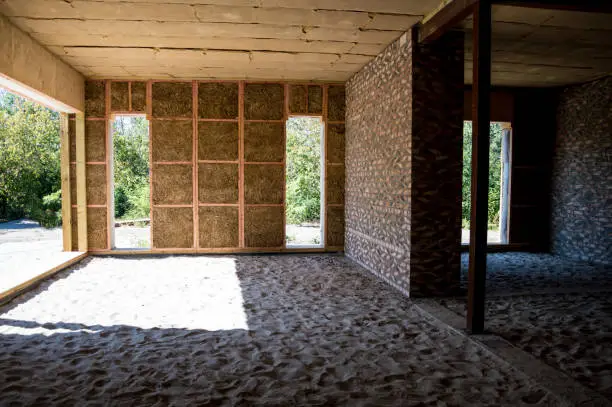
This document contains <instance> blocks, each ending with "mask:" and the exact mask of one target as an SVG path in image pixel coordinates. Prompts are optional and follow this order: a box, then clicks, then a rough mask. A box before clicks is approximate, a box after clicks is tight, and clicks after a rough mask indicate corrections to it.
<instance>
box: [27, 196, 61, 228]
mask: <svg viewBox="0 0 612 407" xmlns="http://www.w3.org/2000/svg"><path fill="white" fill-rule="evenodd" d="M41 203H42V204H41V205H36V206H33V207H31V208H30V209H29V212H28V216H29V217H30V218H31V219H33V220H35V221H36V222H38V224H39V225H40V226H42V227H45V228H55V227H59V226H61V225H62V191H61V190H58V191H56V192H53V193H51V194H49V195H45V196H44V197H43V198H42V200H41Z"/></svg>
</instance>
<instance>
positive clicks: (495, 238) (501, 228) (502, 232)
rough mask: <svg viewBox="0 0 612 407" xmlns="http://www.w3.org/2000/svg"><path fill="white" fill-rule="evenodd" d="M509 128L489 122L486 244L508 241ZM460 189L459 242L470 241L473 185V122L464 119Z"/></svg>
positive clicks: (503, 124)
mask: <svg viewBox="0 0 612 407" xmlns="http://www.w3.org/2000/svg"><path fill="white" fill-rule="evenodd" d="M511 134H512V127H511V124H510V123H506V122H491V130H490V144H489V213H488V228H487V229H488V232H487V243H488V244H508V241H509V232H510V231H509V207H510V205H509V204H510V154H511ZM462 178H463V179H462V191H461V198H462V202H461V243H462V244H469V242H470V212H471V186H472V122H471V121H464V122H463V174H462Z"/></svg>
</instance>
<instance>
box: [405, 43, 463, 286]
mask: <svg viewBox="0 0 612 407" xmlns="http://www.w3.org/2000/svg"><path fill="white" fill-rule="evenodd" d="M463 44H464V40H463V35H462V34H461V33H449V34H447V35H445V36H443V37H442V38H440V39H439V40H438V41H436V42H435V43H433V44H431V45H428V46H424V47H423V46H421V47H418V48H416V49H415V54H414V58H413V72H414V77H413V81H412V89H413V90H412V92H413V101H412V191H411V193H412V216H411V218H410V223H411V224H410V231H411V237H410V239H411V254H410V294H411V295H413V296H414V295H448V294H452V293H453V292H454V291H455V290H456V289H457V288H458V284H459V272H460V264H459V263H460V245H461V182H462V178H461V174H462V157H463V154H462V142H463V101H464V86H463Z"/></svg>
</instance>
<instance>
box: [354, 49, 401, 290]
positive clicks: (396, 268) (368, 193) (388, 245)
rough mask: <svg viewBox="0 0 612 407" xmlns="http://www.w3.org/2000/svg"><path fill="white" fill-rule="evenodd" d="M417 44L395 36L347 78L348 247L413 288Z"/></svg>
mask: <svg viewBox="0 0 612 407" xmlns="http://www.w3.org/2000/svg"><path fill="white" fill-rule="evenodd" d="M411 55H412V46H411V42H410V40H409V39H408V40H406V41H405V42H404V43H403V44H400V41H396V42H394V43H393V44H391V45H390V46H389V47H388V48H387V49H385V50H384V51H383V52H382V53H381V54H380V55H378V56H377V57H376V58H375V59H374V60H373V61H372V62H370V63H369V64H368V65H366V66H365V67H364V68H363V69H362V70H361V71H360V72H359V73H357V74H356V75H354V76H353V77H352V78H351V79H350V80H349V82H348V83H347V84H346V147H345V148H346V157H345V163H346V184H345V190H346V193H345V242H344V246H345V251H346V253H347V254H348V255H349V256H350V257H352V258H353V259H355V260H356V261H358V262H360V263H362V264H363V265H364V266H366V267H367V268H368V269H370V270H371V271H373V272H374V273H375V274H377V275H378V276H379V277H381V278H383V279H385V280H387V281H388V282H389V283H391V284H392V285H394V286H396V287H397V288H399V289H400V290H403V291H404V292H406V293H407V292H408V290H409V281H410V278H409V269H410V221H409V220H410V185H411V180H412V177H411V171H410V166H411V154H410V151H411V132H412V76H411V71H412V58H411Z"/></svg>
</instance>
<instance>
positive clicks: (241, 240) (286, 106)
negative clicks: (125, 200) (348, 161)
mask: <svg viewBox="0 0 612 407" xmlns="http://www.w3.org/2000/svg"><path fill="white" fill-rule="evenodd" d="M91 82H95V83H99V84H100V86H102V84H103V87H104V113H103V117H102V115H98V116H99V117H89V116H87V117H85V120H86V121H99V120H104V121H105V137H106V139H105V145H106V151H105V156H104V160H103V161H91V162H90V161H87V162H86V163H85V164H86V166H102V165H104V166H105V173H106V188H105V192H106V202H105V203H104V204H87V205H86V207H87V208H88V210H91V209H93V208H99V209H105V212H106V245H104V247H91V245H90V247H89V248H88V251H90V252H92V253H97V254H105V253H106V254H126V255H129V254H163V253H168V254H172V253H176V254H182V253H184V254H190V253H218V254H222V253H254V252H255V253H257V252H313V253H318V252H337V251H343V250H344V247H343V246H339V245H333V246H332V245H328V233H327V230H326V226H327V225H328V212H329V211H328V208H338V209H340V210H342V212H343V209H344V203H343V202H342V203H330V202H328V201H327V196H328V194H327V193H326V192H327V188H328V185H327V181H328V179H327V173H328V171H327V169H328V168H330V167H332V166H343V165H344V162H341V163H340V162H329V161H328V157H327V154H326V153H327V148H326V144H325V143H326V136H327V134H328V128H329V126H330V125H344V123H345V122H344V120H335V121H328V118H327V111H328V91H329V87H330V86H335V87H343V86H344V84H343V83H318V82H285V81H249V80H147V81H137V80H135V81H126V80H111V79H109V80H94V81H91ZM115 83H117V84H120V83H121V84H124V85H125V84H127V95H128V96H127V98H128V104H127V106H124V107H127V109H125V108H123V109H113V107H112V106H111V101H113V100H114V99H113V98H112V97H113V93H112V89H113V84H115ZM134 83H139V84H141V85H143V84H144V86H145V89H146V91H145V95H146V96H145V100H146V101H145V106H144V109H140V110H138V109H135V108H133V105H132V89H133V88H134ZM155 83H189V84H191V101H192V106H191V109H192V112H191V115H190V117H171V116H164V117H155V116H154V115H153V84H155ZM205 83H227V84H237V85H238V116H237V117H236V118H230V119H228V118H206V117H200V116H199V109H198V91H199V86H200V84H205ZM249 84H274V85H281V86H282V88H283V98H284V101H283V115H282V118H281V119H280V120H256V119H250V120H248V119H246V117H245V103H244V101H245V87H246V86H248V85H249ZM294 86H298V87H299V86H303V87H305V88H306V89H308V88H309V87H316V88H320V93H321V105H322V106H321V112H320V113H308V112H292V111H291V109H290V103H289V97H290V94H291V89H292V88H293V87H294ZM113 103H114V102H113ZM306 103H308V94H306ZM140 115H144V116H145V117H146V118H147V120H148V122H149V166H150V177H149V183H150V204H151V209H150V211H151V212H150V213H151V232H150V242H151V247H150V249H114V247H113V241H114V236H113V231H114V225H113V219H114V214H113V210H114V203H113V179H112V178H113V168H112V166H113V163H112V134H111V132H112V121H113V119H114V118H115V117H116V116H140ZM290 116H309V117H320V118H321V120H322V129H323V130H322V131H323V138H322V147H323V148H322V156H323V157H322V161H323V162H324V163H325V165H324V166H323V167H322V173H323V174H324V176H323V178H324V184H323V185H322V197H321V198H322V199H321V201H322V209H323V212H324V213H323V214H322V219H321V229H322V235H323V241H322V245H321V247H306V248H303V247H291V246H289V247H287V245H286V236H285V234H286V232H285V221H286V180H285V179H283V191H282V202H281V203H278V204H277V203H273V204H272V203H264V204H257V203H247V202H245V176H244V172H245V167H246V166H248V165H252V164H257V165H276V166H281V167H282V169H283V177H284V176H285V168H286V134H285V132H286V121H287V119H288V118H289V117H290ZM70 119H71V120H76V118H75V117H71V118H70ZM161 120H170V121H172V120H176V121H191V123H192V130H193V134H192V143H193V144H192V156H191V160H188V161H164V162H156V161H154V157H153V133H152V132H153V121H161ZM77 122H78V120H77ZM201 122H214V123H223V122H231V123H237V124H238V160H229V161H227V160H201V159H200V157H199V154H198V137H199V136H198V127H199V126H198V125H199V123H201ZM248 123H282V124H283V150H284V152H283V159H282V161H279V162H250V161H247V160H246V158H245V124H248ZM77 127H78V126H77ZM71 163H72V164H76V162H74V161H72V162H71ZM200 164H237V165H238V202H237V203H215V202H207V201H203V200H201V199H202V197H201V196H199V188H198V172H199V171H198V170H199V166H200ZM156 165H177V166H180V165H185V166H187V165H190V166H191V177H192V201H191V203H190V204H187V203H180V204H160V203H154V201H153V194H154V193H153V191H154V186H153V174H154V168H155V166H156ZM77 168H78V166H77ZM75 169H76V168H75V166H74V165H73V166H72V167H71V168H70V170H72V171H74V170H75ZM77 184H79V183H78V182H77ZM79 185H81V184H79ZM88 187H91V186H90V185H86V186H85V188H82V187H79V186H78V185H77V186H76V188H75V187H74V186H72V188H73V189H75V190H76V192H77V195H78V194H79V192H80V191H81V190H83V191H86V190H87V188H88ZM67 188H69V189H70V185H68V187H67ZM73 192H74V191H73ZM81 194H83V193H81ZM83 195H85V194H83ZM77 201H78V199H77ZM71 206H72V208H75V209H78V208H79V206H78V203H77V205H75V204H74V203H73V204H72V205H71ZM172 207H174V208H192V210H193V212H192V213H193V215H192V216H193V243H192V244H191V245H190V247H176V248H175V247H172V248H166V247H157V246H156V245H155V237H154V236H155V234H154V228H153V217H154V215H153V212H154V209H155V208H172ZM203 207H237V208H238V245H237V246H234V247H217V248H207V247H200V242H199V219H198V216H199V210H200V208H203ZM251 207H282V216H283V219H282V224H283V231H282V236H283V242H282V245H281V246H275V247H248V246H247V244H246V242H245V211H246V210H247V209H248V208H251ZM85 221H86V220H85ZM77 224H78V226H79V232H81V233H76V234H74V232H73V234H72V235H71V236H70V237H71V238H72V239H73V240H75V239H77V238H78V237H81V236H83V235H85V237H87V235H90V234H91V233H92V227H93V225H92V226H91V227H90V229H89V231H88V232H85V231H87V229H81V227H82V226H81V225H82V224H81V222H77ZM82 232H85V233H82ZM72 249H73V250H74V249H75V245H74V243H73V244H72Z"/></svg>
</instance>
